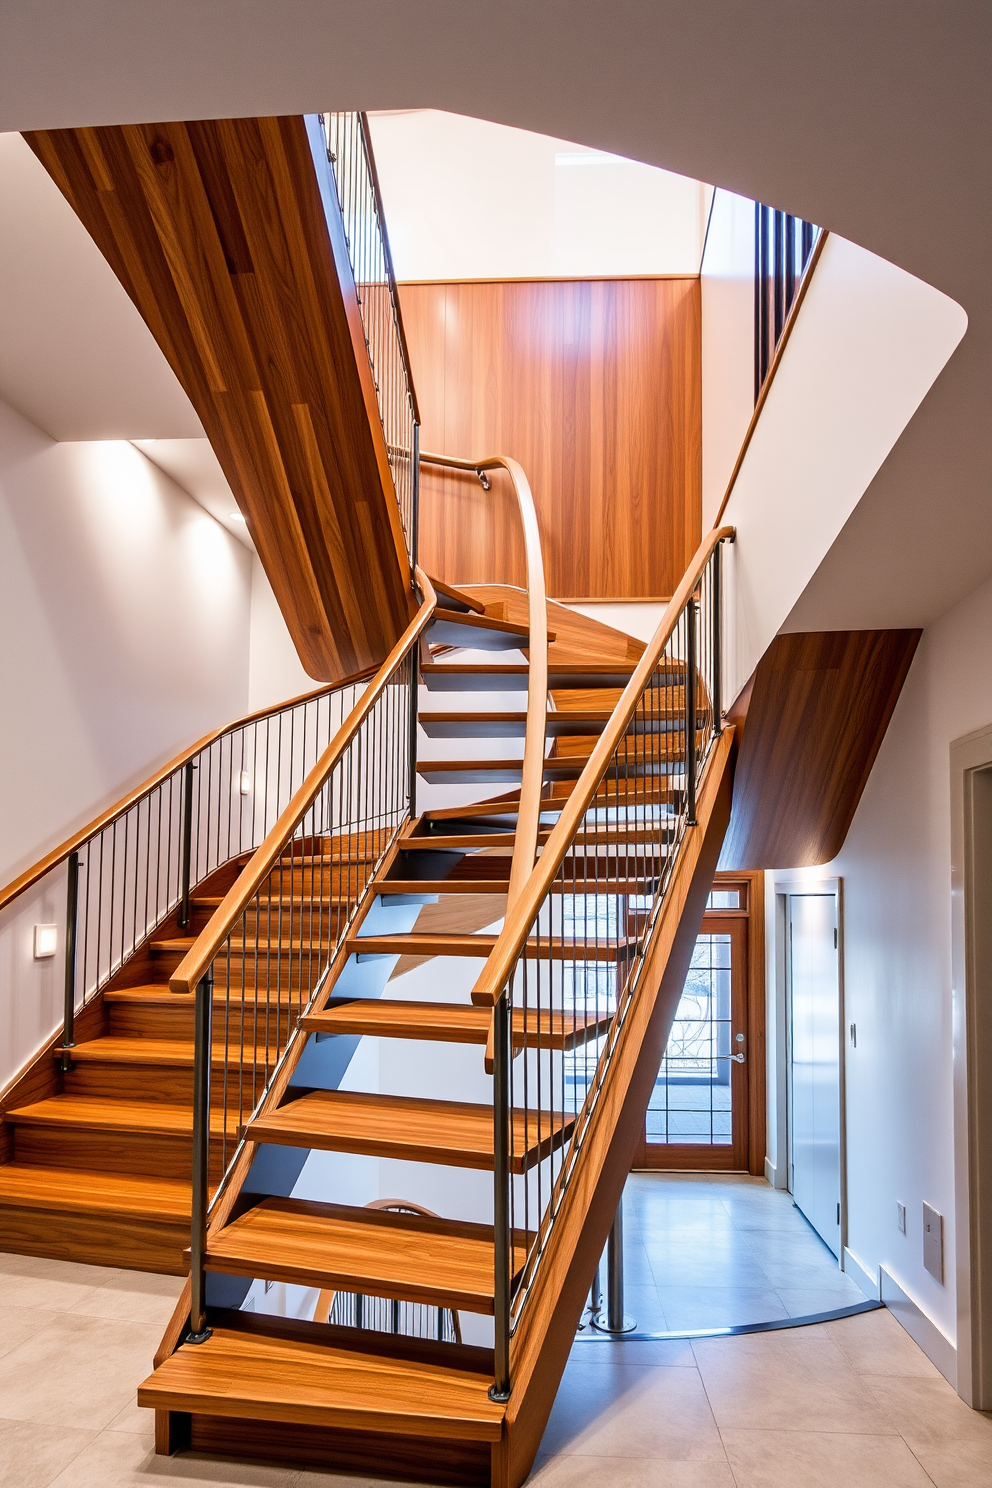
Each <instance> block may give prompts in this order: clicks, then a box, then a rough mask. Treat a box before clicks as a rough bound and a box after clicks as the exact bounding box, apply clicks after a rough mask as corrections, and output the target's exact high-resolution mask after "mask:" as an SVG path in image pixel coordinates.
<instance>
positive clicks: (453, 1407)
mask: <svg viewBox="0 0 992 1488" xmlns="http://www.w3.org/2000/svg"><path fill="white" fill-rule="evenodd" d="M491 1383H492V1376H491V1375H489V1376H488V1377H487V1376H486V1375H476V1374H472V1373H469V1372H468V1371H463V1370H457V1369H454V1368H451V1367H448V1368H444V1367H443V1366H441V1365H437V1364H433V1365H432V1364H428V1363H420V1362H417V1361H414V1360H408V1359H394V1358H390V1357H389V1356H388V1355H386V1354H384V1353H383V1354H371V1353H360V1352H358V1351H357V1350H355V1349H343V1348H341V1349H338V1348H331V1347H328V1346H326V1345H321V1344H320V1343H317V1342H314V1343H312V1344H307V1343H304V1342H298V1341H296V1340H290V1339H284V1338H279V1337H272V1336H269V1337H266V1336H262V1335H254V1336H253V1335H251V1334H248V1333H246V1332H243V1331H241V1330H240V1329H239V1330H238V1331H237V1332H234V1331H230V1330H228V1329H225V1328H216V1329H215V1330H214V1333H213V1336H212V1337H211V1338H209V1339H208V1340H207V1342H206V1343H204V1344H200V1345H195V1344H189V1343H187V1344H183V1345H182V1347H181V1348H179V1349H178V1350H177V1351H176V1352H175V1353H174V1354H173V1355H172V1356H171V1358H169V1359H167V1360H165V1362H164V1363H163V1364H161V1365H160V1366H159V1368H158V1369H157V1370H156V1371H155V1373H154V1374H153V1375H152V1376H151V1377H150V1378H149V1379H147V1380H145V1382H144V1384H142V1385H140V1386H139V1387H138V1404H139V1405H140V1406H146V1407H151V1408H152V1409H157V1410H178V1411H189V1410H193V1411H196V1412H198V1413H203V1414H209V1415H217V1416H234V1417H246V1418H247V1419H249V1420H262V1421H265V1420H271V1421H283V1422H298V1423H299V1424H300V1425H324V1426H332V1425H337V1426H344V1427H349V1428H352V1429H354V1430H361V1431H383V1432H402V1433H404V1434H408V1435H411V1436H438V1437H454V1438H459V1437H461V1438H468V1439H474V1440H477V1441H496V1440H498V1439H499V1436H500V1432H501V1430H502V1419H503V1407H502V1406H501V1405H497V1404H495V1403H494V1402H493V1401H491V1400H490V1399H489V1396H488V1393H487V1391H488V1389H489V1385H490V1384H491Z"/></svg>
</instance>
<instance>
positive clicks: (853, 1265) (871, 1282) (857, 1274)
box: [842, 1245, 881, 1302]
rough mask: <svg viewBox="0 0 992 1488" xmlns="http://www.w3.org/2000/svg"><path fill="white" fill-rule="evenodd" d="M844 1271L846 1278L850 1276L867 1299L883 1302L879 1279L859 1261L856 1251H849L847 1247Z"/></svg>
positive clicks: (845, 1248) (845, 1249) (845, 1247)
mask: <svg viewBox="0 0 992 1488" xmlns="http://www.w3.org/2000/svg"><path fill="white" fill-rule="evenodd" d="M842 1269H843V1271H844V1274H845V1275H846V1276H849V1277H850V1278H851V1280H852V1281H853V1282H856V1283H857V1285H858V1286H859V1287H860V1288H861V1290H862V1291H863V1292H864V1294H865V1296H866V1297H870V1298H871V1300H872V1301H873V1302H878V1301H880V1300H881V1298H880V1295H879V1281H878V1278H877V1277H875V1276H873V1275H872V1274H871V1272H870V1271H869V1270H868V1267H867V1266H866V1265H864V1263H863V1262H862V1261H859V1260H858V1258H857V1256H856V1255H855V1254H854V1251H853V1250H849V1249H848V1248H847V1246H846V1245H845V1246H844V1261H843V1267H842Z"/></svg>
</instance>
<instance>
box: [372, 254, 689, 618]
mask: <svg viewBox="0 0 992 1488" xmlns="http://www.w3.org/2000/svg"><path fill="white" fill-rule="evenodd" d="M400 300H401V303H402V306H403V314H404V318H405V322H406V329H407V336H408V339H409V344H410V356H411V361H412V365H413V374H414V378H415V380H416V383H417V390H418V394H419V398H420V406H421V415H422V418H423V428H422V437H421V444H422V447H423V448H424V449H432V450H438V451H439V452H441V453H443V454H449V455H465V454H468V453H471V452H473V451H475V450H492V449H497V450H501V451H503V452H505V453H506V454H508V455H512V456H514V457H515V458H516V459H518V460H519V461H520V463H521V464H522V465H523V467H524V469H525V470H526V471H527V473H528V475H529V477H530V480H531V485H532V487H533V490H534V497H535V501H536V504H537V511H538V519H539V522H540V528H541V541H542V546H543V548H544V558H545V570H546V574H547V580H548V592H549V593H550V594H552V595H557V596H569V597H575V596H583V597H589V598H624V599H635V598H655V597H657V596H658V595H661V594H671V593H672V592H673V590H674V589H675V586H676V584H677V583H678V581H679V579H680V578H681V576H682V573H683V571H684V570H685V567H686V564H687V563H688V561H689V559H690V557H691V556H692V553H693V551H694V549H695V547H696V545H697V544H698V542H699V538H700V531H701V480H702V453H701V452H702V438H701V378H700V294H699V281H698V279H695V278H685V279H664V280H663V279H638V280H597V281H581V280H579V281H568V282H563V281H547V282H530V283H524V282H519V281H518V282H505V283H492V282H490V283H461V284H406V285H401V286H400ZM511 503H512V495H511V493H510V490H509V485H508V483H507V482H506V480H505V478H504V477H501V476H500V475H498V474H497V475H495V476H494V477H493V478H492V490H491V491H488V492H486V491H483V490H482V488H481V486H480V484H479V481H478V479H477V478H476V477H475V476H474V475H472V474H466V475H455V474H447V473H445V474H443V475H438V474H435V473H432V472H425V476H424V480H423V483H422V487H421V529H420V533H421V535H420V544H421V546H420V552H421V561H422V562H424V563H425V566H426V567H428V568H429V569H430V570H431V572H433V573H437V574H439V575H440V577H441V578H442V579H444V580H446V581H447V582H448V583H453V584H471V583H490V582H492V581H493V580H499V581H502V582H505V583H514V584H520V583H522V582H523V550H522V545H521V543H520V539H519V535H518V529H517V525H516V521H515V513H514V511H513V508H512V504H511Z"/></svg>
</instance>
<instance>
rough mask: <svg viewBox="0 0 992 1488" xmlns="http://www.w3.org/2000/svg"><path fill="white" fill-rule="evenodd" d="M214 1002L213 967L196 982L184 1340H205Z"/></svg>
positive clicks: (208, 1333)
mask: <svg viewBox="0 0 992 1488" xmlns="http://www.w3.org/2000/svg"><path fill="white" fill-rule="evenodd" d="M213 1001H214V973H213V967H211V968H210V970H209V971H208V972H207V973H206V975H205V976H203V977H201V979H200V981H199V982H197V984H196V1013H195V1016H196V1046H195V1053H194V1064H193V1215H192V1224H191V1230H190V1266H189V1279H190V1309H189V1333H188V1334H187V1337H186V1342H187V1343H205V1342H206V1340H207V1339H208V1338H209V1337H210V1334H211V1331H212V1330H211V1329H210V1328H208V1327H207V1298H206V1282H207V1274H206V1252H207V1203H208V1198H209V1194H208V1173H209V1164H210V1059H211V1052H212V1037H213V1034H212V1022H213Z"/></svg>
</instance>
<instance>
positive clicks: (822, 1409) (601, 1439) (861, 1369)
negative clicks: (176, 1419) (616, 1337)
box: [0, 1178, 992, 1488]
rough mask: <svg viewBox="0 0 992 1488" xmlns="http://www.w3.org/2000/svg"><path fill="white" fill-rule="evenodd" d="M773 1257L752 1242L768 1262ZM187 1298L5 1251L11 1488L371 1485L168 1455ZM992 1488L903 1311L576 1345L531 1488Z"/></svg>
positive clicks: (730, 1203) (0, 1403)
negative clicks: (151, 1383)
mask: <svg viewBox="0 0 992 1488" xmlns="http://www.w3.org/2000/svg"><path fill="white" fill-rule="evenodd" d="M639 1181H640V1180H637V1179H635V1187H636V1185H637V1184H638V1182H639ZM649 1181H650V1182H651V1183H652V1184H653V1183H654V1182H655V1180H654V1179H653V1178H652V1179H651V1180H649ZM679 1181H685V1180H679ZM661 1187H662V1185H659V1188H661ZM713 1191H716V1192H718V1193H719V1203H720V1205H721V1206H722V1209H723V1212H724V1214H729V1215H730V1217H731V1220H732V1227H733V1230H735V1231H737V1232H738V1233H740V1234H742V1235H744V1236H745V1237H749V1236H752V1235H755V1234H759V1235H764V1236H765V1237H766V1242H767V1243H766V1244H765V1246H764V1248H762V1246H760V1245H759V1246H758V1251H757V1252H756V1253H760V1255H761V1257H762V1260H761V1265H762V1268H763V1269H765V1268H766V1267H767V1266H772V1267H773V1270H774V1275H772V1274H768V1281H769V1283H770V1287H769V1290H770V1291H771V1292H774V1293H775V1294H776V1295H778V1296H780V1297H782V1296H783V1294H784V1293H791V1292H793V1291H803V1290H810V1291H817V1290H818V1286H819V1282H818V1278H815V1277H814V1281H815V1282H816V1285H814V1286H812V1287H810V1288H804V1287H803V1286H796V1287H794V1286H792V1285H790V1284H788V1283H791V1282H792V1281H793V1280H794V1277H793V1276H792V1275H791V1274H788V1273H787V1271H786V1270H777V1269H774V1268H776V1267H783V1268H788V1267H790V1266H791V1267H792V1268H793V1269H794V1270H796V1271H797V1272H798V1273H799V1279H800V1280H802V1279H803V1276H804V1275H805V1274H806V1272H807V1271H808V1266H809V1261H808V1257H807V1256H806V1255H805V1254H802V1255H798V1256H797V1255H796V1252H794V1251H793V1250H792V1249H791V1248H790V1246H789V1245H788V1244H787V1243H786V1242H787V1240H788V1227H787V1226H786V1225H785V1224H784V1223H783V1229H782V1230H775V1228H774V1226H772V1225H770V1224H764V1223H763V1224H762V1225H758V1226H753V1227H749V1226H748V1225H747V1223H746V1221H747V1220H748V1219H749V1218H751V1217H752V1216H753V1214H754V1212H755V1211H754V1210H753V1209H750V1208H748V1205H756V1206H757V1205H760V1204H763V1203H764V1202H765V1195H760V1196H758V1190H757V1189H756V1188H755V1186H754V1185H753V1184H746V1183H745V1184H742V1185H740V1187H739V1189H735V1188H734V1186H733V1185H731V1184H728V1183H727V1181H726V1180H723V1181H722V1182H721V1183H719V1184H712V1185H711V1197H712V1192H713ZM669 1198H670V1195H669ZM649 1199H650V1203H647V1204H645V1205H644V1206H643V1207H642V1206H641V1205H640V1204H639V1203H638V1204H637V1205H636V1206H635V1205H633V1204H632V1208H634V1207H636V1208H637V1212H638V1217H639V1223H638V1226H637V1228H638V1230H639V1234H638V1237H637V1240H638V1244H643V1245H644V1247H645V1251H646V1252H647V1254H648V1255H649V1256H650V1255H653V1254H657V1253H660V1246H661V1240H662V1235H663V1234H664V1237H665V1246H666V1247H667V1248H666V1250H665V1256H666V1266H668V1267H669V1268H670V1269H669V1270H668V1271H667V1272H666V1276H667V1279H668V1280H672V1274H671V1268H673V1267H675V1266H676V1264H682V1265H683V1266H684V1267H686V1268H691V1267H692V1266H693V1265H694V1264H695V1263H694V1257H695V1256H697V1255H698V1253H699V1246H698V1244H697V1239H696V1236H695V1235H694V1234H692V1233H690V1234H689V1235H688V1236H687V1240H688V1242H689V1243H688V1244H686V1245H685V1246H683V1247H681V1248H680V1247H679V1246H678V1245H677V1243H676V1242H675V1240H673V1238H672V1236H673V1233H674V1232H673V1231H670V1230H668V1229H667V1228H665V1229H664V1230H663V1228H662V1223H661V1219H662V1214H661V1210H659V1209H658V1208H657V1207H655V1205H656V1199H655V1196H654V1193H653V1191H652V1193H651V1194H649ZM658 1202H660V1199H659V1200H658ZM707 1202H709V1200H707ZM645 1214H647V1215H648V1217H649V1218H651V1219H652V1223H646V1221H645ZM758 1214H759V1217H760V1218H761V1219H762V1220H763V1221H764V1218H765V1212H764V1211H763V1210H759V1211H758ZM783 1214H784V1211H783ZM698 1217H699V1216H698V1213H697V1214H696V1218H697V1219H698ZM711 1217H712V1218H714V1222H715V1221H716V1220H719V1217H720V1216H719V1212H718V1211H717V1210H713V1211H712V1215H711ZM786 1217H787V1216H786ZM633 1228H634V1227H633V1225H630V1226H629V1228H628V1234H630V1232H631V1230H632V1229H633ZM783 1231H785V1234H783ZM631 1242H632V1244H633V1236H632V1235H631ZM755 1244H756V1242H755V1241H754V1240H753V1239H750V1238H748V1239H747V1245H748V1249H749V1250H752V1249H754V1246H755ZM635 1249H636V1247H635ZM719 1254H720V1256H721V1264H722V1265H723V1266H724V1271H723V1279H724V1280H728V1281H729V1279H730V1278H734V1280H733V1282H732V1283H731V1284H729V1285H727V1286H726V1287H723V1288H712V1287H710V1290H725V1291H731V1292H733V1291H734V1290H735V1289H736V1288H738V1287H743V1288H744V1289H745V1290H761V1289H762V1288H760V1287H758V1288H751V1287H748V1286H746V1283H747V1282H748V1280H749V1278H750V1272H749V1270H748V1266H747V1265H746V1264H745V1263H746V1262H747V1261H748V1256H747V1254H746V1253H745V1252H744V1251H743V1250H740V1249H739V1248H737V1249H735V1248H734V1247H729V1248H727V1250H726V1251H724V1252H720V1253H719ZM790 1257H791V1259H790ZM680 1258H681V1260H680ZM741 1270H743V1273H744V1274H743V1276H741ZM651 1274H652V1276H654V1274H655V1273H654V1271H653V1270H652V1273H651ZM677 1274H678V1275H679V1285H678V1286H676V1284H675V1282H674V1281H672V1288H671V1289H672V1290H681V1289H684V1290H687V1291H698V1290H706V1289H707V1287H708V1283H709V1282H710V1281H711V1278H710V1277H709V1276H707V1275H705V1274H703V1273H702V1272H701V1271H699V1270H691V1269H686V1270H685V1271H682V1272H679V1273H677ZM783 1277H784V1280H783V1279H782V1278H783ZM653 1285H654V1289H655V1291H658V1290H659V1288H658V1286H657V1284H653ZM763 1285H764V1284H762V1286H763ZM178 1289H179V1283H178V1282H177V1281H176V1280H175V1279H173V1278H171V1277H159V1276H146V1275H143V1274H139V1273H136V1272H127V1271H112V1270H102V1269H98V1268H96V1267H91V1266H79V1265H72V1264H67V1263H64V1262H59V1261H42V1260H36V1259H31V1258H25V1257H22V1256H12V1255H0V1485H2V1488H49V1485H51V1488H141V1485H146V1488H150V1485H152V1484H164V1483H168V1482H176V1483H178V1484H182V1485H184V1488H200V1485H204V1488H206V1485H215V1488H217V1485H219V1488H226V1485H230V1488H235V1485H237V1488H242V1485H244V1488H253V1485H259V1488H337V1485H340V1488H346V1485H350V1488H361V1482H362V1480H357V1479H354V1478H344V1477H338V1476H337V1475H335V1474H333V1473H322V1472H307V1471H303V1472H301V1471H297V1470H295V1469H291V1468H278V1467H268V1466H253V1465H251V1464H244V1463H230V1462H223V1461H220V1460H218V1459H215V1458H206V1457H200V1456H197V1455H195V1454H185V1455H181V1456H178V1457H175V1458H157V1457H155V1455H154V1452H153V1447H152V1430H151V1419H150V1417H149V1416H148V1415H147V1413H145V1412H143V1411H139V1410H138V1409H137V1407H136V1406H135V1405H134V1389H135V1386H136V1384H137V1383H138V1382H139V1381H140V1380H141V1379H142V1378H143V1377H144V1375H145V1374H146V1373H147V1370H148V1367H149V1361H150V1358H151V1355H152V1352H153V1350H154V1348H155V1347H156V1346H157V1344H158V1341H159V1338H160V1336H161V1331H162V1326H163V1323H164V1321H165V1319H166V1317H167V1316H168V1314H169V1313H170V1311H171V1308H172V1303H173V1299H174V1297H175V1296H176V1294H177V1292H178ZM642 1290H643V1291H644V1292H645V1293H647V1292H648V1291H649V1290H650V1289H649V1288H648V1287H647V1286H646V1285H645V1286H643V1287H642ZM662 1290H664V1289H662ZM659 1295H660V1294H659ZM669 1305H670V1304H669V1302H668V1299H667V1297H666V1298H665V1307H666V1309H667V1308H668V1307H669ZM665 1316H666V1319H667V1318H668V1317H669V1313H668V1312H667V1311H666V1313H665ZM989 1484H992V1418H990V1417H986V1416H982V1415H978V1414H976V1413H975V1412H973V1411H970V1410H969V1409H968V1408H967V1406H965V1405H963V1404H962V1402H961V1401H960V1400H959V1399H958V1398H957V1396H956V1395H955V1393H954V1391H953V1390H952V1389H951V1387H950V1386H949V1385H948V1384H947V1383H946V1382H945V1380H943V1379H942V1378H941V1376H940V1375H939V1374H938V1373H937V1371H936V1369H934V1367H933V1366H932V1365H931V1364H930V1362H929V1361H928V1360H927V1359H926V1358H925V1356H924V1355H923V1354H922V1353H921V1352H920V1350H919V1349H918V1348H917V1347H916V1345H915V1344H914V1343H913V1342H912V1340H911V1339H910V1338H909V1337H908V1336H907V1335H906V1334H905V1333H904V1332H903V1331H902V1329H901V1328H900V1327H899V1325H898V1323H897V1322H896V1321H895V1319H894V1318H893V1317H892V1316H891V1315H890V1314H889V1313H888V1312H873V1313H867V1314H863V1315H861V1316H859V1317H853V1318H847V1319H845V1320H844V1321H841V1322H834V1323H823V1324H820V1325H818V1326H816V1327H811V1328H801V1329H796V1330H794V1331H793V1330H788V1331H782V1332H775V1333H762V1334H749V1335H744V1336H742V1337H737V1338H712V1339H697V1340H694V1341H692V1342H689V1341H685V1340H680V1341H673V1342H662V1343H659V1342H631V1341H628V1342H620V1343H613V1342H610V1341H602V1342H597V1343H590V1344H585V1343H577V1344H576V1346H575V1348H574V1349H573V1352H572V1357H571V1359H570V1361H569V1364H568V1367H567V1369H566V1373H565V1378H564V1381H563V1383H562V1388H561V1390H560V1391H559V1395H558V1400H557V1402H556V1404H555V1408H554V1411H553V1412H552V1416H551V1420H550V1422H549V1424H548V1428H547V1431H546V1432H545V1436H544V1440H543V1442H542V1444H541V1452H540V1455H539V1457H538V1460H537V1462H536V1464H535V1468H534V1472H533V1474H532V1476H531V1479H530V1483H529V1488H796V1485H799V1488H828V1485H829V1488H928V1485H929V1488H985V1485H989ZM365 1488H371V1485H369V1484H368V1482H367V1480H366V1482H365Z"/></svg>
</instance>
